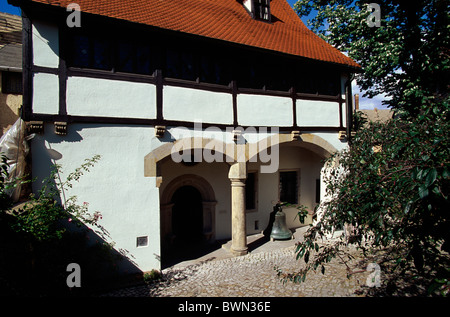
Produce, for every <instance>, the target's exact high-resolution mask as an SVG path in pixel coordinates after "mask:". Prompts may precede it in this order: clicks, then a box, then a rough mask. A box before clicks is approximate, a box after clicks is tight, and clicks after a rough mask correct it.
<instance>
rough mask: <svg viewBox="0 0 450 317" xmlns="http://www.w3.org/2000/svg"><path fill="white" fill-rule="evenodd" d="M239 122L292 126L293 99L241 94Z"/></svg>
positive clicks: (238, 112)
mask: <svg viewBox="0 0 450 317" xmlns="http://www.w3.org/2000/svg"><path fill="white" fill-rule="evenodd" d="M237 114H238V122H239V124H240V125H243V126H255V127H260V126H292V125H293V114H292V99H290V98H286V97H275V96H261V95H248V94H239V95H238V96H237Z"/></svg>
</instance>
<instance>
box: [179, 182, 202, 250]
mask: <svg viewBox="0 0 450 317" xmlns="http://www.w3.org/2000/svg"><path fill="white" fill-rule="evenodd" d="M172 204H173V206H172V233H173V235H174V244H175V245H176V246H179V247H183V246H186V245H189V244H193V243H199V242H201V241H202V239H203V206H202V195H201V194H200V192H199V191H198V189H196V188H195V187H194V186H189V185H187V186H182V187H180V188H178V189H177V190H176V191H175V193H174V194H173V196H172Z"/></svg>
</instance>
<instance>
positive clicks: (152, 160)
mask: <svg viewBox="0 0 450 317" xmlns="http://www.w3.org/2000/svg"><path fill="white" fill-rule="evenodd" d="M234 146H235V145H234V144H229V143H224V142H222V141H220V140H217V139H211V138H202V137H190V138H182V139H179V140H176V141H174V142H169V143H165V144H163V145H161V146H160V147H158V148H156V149H154V150H153V151H151V152H150V153H148V154H147V155H146V156H145V158H144V176H145V177H156V176H158V175H157V174H158V173H157V163H158V162H160V161H162V160H163V159H165V158H167V157H170V156H171V155H172V152H173V150H174V147H175V149H177V148H180V149H181V148H182V149H183V150H195V149H202V150H205V149H214V150H217V151H219V149H222V151H219V152H222V154H223V155H224V158H223V161H224V162H233V161H234V160H235V155H236V154H235V152H236V151H235V150H234ZM226 153H233V157H230V156H228V155H227V154H226Z"/></svg>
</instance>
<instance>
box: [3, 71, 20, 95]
mask: <svg viewBox="0 0 450 317" xmlns="http://www.w3.org/2000/svg"><path fill="white" fill-rule="evenodd" d="M2 93H4V94H17V95H21V94H22V73H18V72H3V73H2Z"/></svg>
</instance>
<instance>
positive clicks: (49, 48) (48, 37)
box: [32, 21, 59, 68]
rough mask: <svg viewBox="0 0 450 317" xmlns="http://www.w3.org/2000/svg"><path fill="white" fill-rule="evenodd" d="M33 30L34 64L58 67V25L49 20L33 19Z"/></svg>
mask: <svg viewBox="0 0 450 317" xmlns="http://www.w3.org/2000/svg"><path fill="white" fill-rule="evenodd" d="M32 32H33V34H32V41H33V63H34V65H37V66H45V67H53V68H56V67H58V65H59V57H58V56H59V39H58V27H57V26H56V25H53V24H49V23H48V22H43V21H33V26H32Z"/></svg>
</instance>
